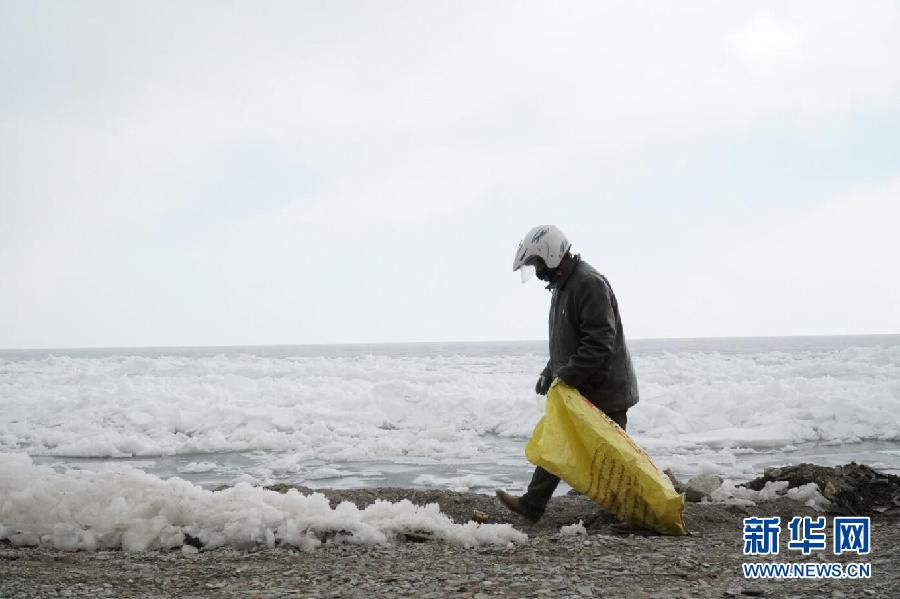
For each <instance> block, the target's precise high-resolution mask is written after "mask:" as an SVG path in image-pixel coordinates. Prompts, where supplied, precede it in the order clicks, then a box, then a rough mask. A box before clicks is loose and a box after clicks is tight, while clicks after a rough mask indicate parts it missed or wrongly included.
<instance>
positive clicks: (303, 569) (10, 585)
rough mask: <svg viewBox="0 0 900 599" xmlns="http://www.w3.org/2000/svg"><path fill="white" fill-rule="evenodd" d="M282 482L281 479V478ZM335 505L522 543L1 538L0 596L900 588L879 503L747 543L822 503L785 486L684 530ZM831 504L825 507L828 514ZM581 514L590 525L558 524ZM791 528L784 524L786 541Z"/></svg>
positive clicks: (699, 508) (759, 592) (895, 539)
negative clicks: (303, 544) (794, 543)
mask: <svg viewBox="0 0 900 599" xmlns="http://www.w3.org/2000/svg"><path fill="white" fill-rule="evenodd" d="M286 488H287V487H283V488H281V489H279V490H281V491H284V490H286ZM319 492H323V493H324V494H325V495H326V496H327V497H328V498H329V500H330V501H331V503H332V504H333V505H336V504H337V503H339V502H341V501H351V502H353V503H355V504H357V505H358V506H359V507H360V508H362V507H365V506H366V505H369V504H370V503H372V502H373V501H375V500H376V499H384V500H388V501H399V500H401V499H409V500H410V501H412V502H413V503H416V504H419V505H424V504H428V503H438V504H439V505H440V507H441V511H443V512H444V513H445V514H447V515H448V516H450V517H451V518H452V519H453V520H454V521H456V522H467V521H469V520H471V519H472V517H473V513H474V512H475V511H476V510H477V511H479V512H484V513H486V514H489V515H490V517H491V522H495V523H511V524H513V526H515V527H516V528H517V529H518V530H520V531H522V532H524V533H526V534H527V535H528V540H527V541H526V542H524V543H518V544H510V545H508V546H483V547H478V548H465V547H460V546H456V545H452V544H449V543H445V542H442V541H438V540H434V539H428V538H427V537H423V536H420V535H415V534H410V535H402V536H401V537H399V538H397V539H395V540H394V541H393V542H391V543H390V544H387V545H374V546H373V545H353V544H333V543H325V544H324V545H323V546H322V547H319V548H318V549H316V550H313V551H300V550H297V549H294V548H288V547H276V548H274V549H267V548H260V549H258V550H250V551H241V550H235V549H229V548H220V549H215V550H210V551H206V550H197V549H196V548H194V547H191V546H186V547H183V548H181V549H175V550H171V551H151V552H144V553H126V552H123V551H96V552H65V551H58V550H51V549H46V548H34V547H13V546H12V545H10V544H9V543H8V542H4V543H2V544H0V597H2V598H4V599H5V598H19V597H21V598H25V599H31V598H36V597H91V598H93V599H97V598H103V597H248V598H249V597H260V598H263V597H264V598H274V597H373V596H409V597H478V598H483V597H541V596H552V597H660V596H666V597H701V598H706V597H749V596H766V597H892V596H900V559H898V557H897V556H896V555H895V552H896V549H897V548H898V547H900V510H894V509H892V510H888V511H884V512H882V513H876V514H873V516H872V529H873V531H872V552H871V554H870V555H868V556H865V557H860V556H856V555H853V554H851V555H849V556H848V555H846V554H844V555H840V556H835V555H833V554H832V552H830V551H823V552H818V553H817V554H813V555H811V556H807V557H804V556H802V555H801V554H800V553H798V552H793V551H788V550H787V549H786V547H782V552H781V554H780V555H779V556H776V557H766V558H758V557H757V558H748V557H745V556H743V554H742V521H743V518H744V517H746V516H750V515H757V516H776V515H777V516H781V518H782V522H786V521H787V520H789V519H790V518H791V517H793V516H795V515H819V514H818V513H817V512H814V511H813V510H812V509H811V508H808V507H805V506H803V505H801V504H799V503H797V502H794V501H791V500H789V499H786V498H781V499H778V500H776V501H772V502H765V503H761V504H759V505H757V506H755V507H749V508H742V507H738V506H729V505H722V504H714V503H689V504H687V506H686V509H685V521H686V522H687V525H688V527H689V529H690V530H691V533H692V534H691V536H689V537H662V536H646V537H644V536H636V535H625V536H623V535H619V534H616V533H615V532H614V531H613V530H612V529H611V528H610V526H609V525H610V524H611V523H612V521H613V519H612V517H611V516H609V515H608V514H606V513H605V512H603V511H602V510H601V509H600V508H599V507H598V506H597V505H596V504H594V503H593V502H591V501H590V500H588V499H586V498H584V497H581V496H580V495H577V494H574V493H573V494H570V495H567V496H563V497H556V498H554V499H553V500H552V502H551V504H550V506H549V509H548V512H547V515H546V516H545V517H544V518H543V519H542V520H541V521H540V522H539V523H537V524H533V525H532V524H528V523H526V522H525V521H523V520H522V519H520V518H518V517H517V516H515V515H513V514H509V513H508V512H505V510H504V509H503V508H502V507H501V506H500V505H499V504H498V502H497V501H496V499H494V498H493V497H490V496H486V495H480V494H474V493H456V492H451V491H440V490H431V491H422V490H413V489H392V488H381V489H376V488H369V489H355V490H332V491H327V490H326V491H322V490H320V491H319ZM831 517H832V516H831V515H829V516H828V518H829V524H830V521H831ZM579 521H580V522H582V523H583V525H584V527H585V530H586V533H587V534H577V535H567V534H563V533H561V532H560V529H561V527H563V526H568V525H571V524H575V523H578V522H579ZM786 536H787V535H786V534H784V535H782V545H783V546H784V545H785V544H786V541H787V540H786V538H785V537H786ZM764 561H791V562H808V563H816V562H840V563H845V564H846V563H850V562H866V563H868V564H870V565H871V568H872V577H871V578H869V579H864V580H748V579H745V578H744V577H743V574H742V571H741V563H742V562H764Z"/></svg>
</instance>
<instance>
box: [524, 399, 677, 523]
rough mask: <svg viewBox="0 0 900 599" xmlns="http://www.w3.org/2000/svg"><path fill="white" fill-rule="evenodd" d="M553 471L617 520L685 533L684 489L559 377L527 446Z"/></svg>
mask: <svg viewBox="0 0 900 599" xmlns="http://www.w3.org/2000/svg"><path fill="white" fill-rule="evenodd" d="M525 455H526V457H527V458H528V460H529V461H530V462H531V463H533V464H535V465H537V466H540V467H542V468H544V469H545V470H547V471H548V472H551V473H553V474H555V475H556V476H558V477H560V478H561V479H563V480H564V481H566V482H567V483H569V484H570V485H571V486H572V488H573V489H575V490H576V491H578V492H579V493H581V494H582V495H586V496H588V497H590V498H591V499H593V500H594V501H596V502H597V503H599V504H600V505H602V506H603V507H604V508H606V509H607V510H608V511H610V512H612V513H613V514H615V515H616V516H617V517H618V518H620V519H621V520H626V521H628V522H631V523H633V524H638V525H640V526H643V527H645V528H648V529H651V530H655V531H657V532H659V533H662V534H665V535H686V534H688V529H687V527H686V526H685V525H684V519H683V517H682V513H683V511H684V495H681V494H679V493H677V492H675V489H674V488H673V487H672V482H671V481H670V480H669V477H668V476H666V475H665V474H663V472H662V471H661V470H660V469H659V468H657V466H656V464H654V463H653V461H652V460H651V459H650V456H648V455H647V453H646V452H645V451H644V450H643V449H641V447H640V446H638V444H637V443H635V442H634V441H632V440H631V437H629V436H628V434H627V433H625V431H623V430H622V429H621V428H619V426H618V425H617V424H616V423H615V422H613V421H612V420H610V419H609V418H608V417H607V416H606V414H604V413H603V412H601V411H600V410H598V409H597V408H596V407H595V406H594V405H593V404H592V403H590V402H589V401H588V400H586V399H585V398H584V397H583V396H582V395H581V394H580V393H579V392H578V391H576V390H575V389H573V388H572V387H569V386H567V385H563V384H560V383H558V382H557V383H556V384H554V385H553V386H552V387H551V388H550V391H549V392H548V393H547V412H546V414H544V417H543V418H542V419H541V421H540V422H538V424H537V426H536V427H535V429H534V433H533V434H532V435H531V440H530V441H529V442H528V446H527V447H526V448H525Z"/></svg>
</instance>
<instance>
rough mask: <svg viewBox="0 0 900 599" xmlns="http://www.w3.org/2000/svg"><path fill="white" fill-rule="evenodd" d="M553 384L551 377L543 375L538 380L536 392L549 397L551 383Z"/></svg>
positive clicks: (535, 387)
mask: <svg viewBox="0 0 900 599" xmlns="http://www.w3.org/2000/svg"><path fill="white" fill-rule="evenodd" d="M552 382H553V379H551V378H550V377H549V376H544V375H543V374H542V375H541V376H540V377H539V378H538V380H537V383H536V384H535V386H534V392H535V393H537V394H538V395H547V391H549V390H550V383H552Z"/></svg>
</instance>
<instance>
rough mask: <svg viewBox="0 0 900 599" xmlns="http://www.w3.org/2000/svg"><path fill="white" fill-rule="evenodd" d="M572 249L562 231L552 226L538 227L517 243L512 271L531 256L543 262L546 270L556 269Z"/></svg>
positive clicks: (522, 264)
mask: <svg viewBox="0 0 900 599" xmlns="http://www.w3.org/2000/svg"><path fill="white" fill-rule="evenodd" d="M571 247H572V244H571V242H569V240H568V239H567V238H566V236H565V234H563V232H562V231H560V230H559V229H557V228H556V227H554V226H553V225H538V226H537V227H535V228H533V229H531V230H530V231H528V233H526V234H525V237H524V238H523V239H522V241H521V242H520V243H519V249H517V250H516V256H515V258H513V271H514V272H515V271H517V270H519V269H520V268H521V267H522V266H524V265H525V262H527V261H528V259H529V258H531V257H532V256H537V257H538V258H540V259H541V260H543V261H544V264H546V265H547V268H556V267H557V266H559V263H560V262H561V261H562V258H563V256H565V255H566V252H568V251H569V248H571Z"/></svg>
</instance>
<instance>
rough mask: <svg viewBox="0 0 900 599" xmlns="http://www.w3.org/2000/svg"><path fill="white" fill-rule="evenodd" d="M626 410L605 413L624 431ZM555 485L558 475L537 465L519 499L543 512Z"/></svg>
mask: <svg viewBox="0 0 900 599" xmlns="http://www.w3.org/2000/svg"><path fill="white" fill-rule="evenodd" d="M627 412H628V410H622V411H620V412H612V413H610V414H606V415H607V416H609V419H610V420H612V421H613V422H615V423H616V424H618V425H619V426H620V427H621V428H622V430H623V431H624V430H625V425H626V424H627V423H628V416H627V415H626V413H627ZM604 413H605V412H604ZM557 485H559V477H558V476H554V475H553V474H550V473H549V472H547V471H546V470H544V469H543V468H541V467H540V466H538V467H537V468H535V469H534V474H533V475H532V477H531V482H530V483H529V484H528V491H526V492H525V495H523V496H522V499H521V501H522V503H523V504H525V507H526V508H528V510H529V511H533V512H535V513H536V514H543V513H544V509H546V507H547V502H548V501H550V498H551V497H553V491H555V490H556V487H557Z"/></svg>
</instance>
